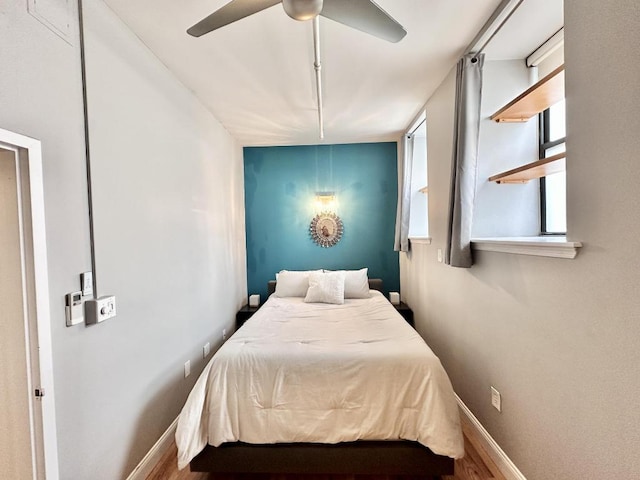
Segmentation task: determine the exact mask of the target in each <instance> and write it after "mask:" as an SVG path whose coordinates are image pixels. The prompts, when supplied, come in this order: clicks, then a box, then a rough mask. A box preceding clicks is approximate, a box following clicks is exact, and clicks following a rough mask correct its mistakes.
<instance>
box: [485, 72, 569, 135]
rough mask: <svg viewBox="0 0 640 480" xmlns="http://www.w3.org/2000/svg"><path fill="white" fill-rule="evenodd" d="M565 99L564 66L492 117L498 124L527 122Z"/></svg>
mask: <svg viewBox="0 0 640 480" xmlns="http://www.w3.org/2000/svg"><path fill="white" fill-rule="evenodd" d="M563 98H564V65H560V66H559V67H558V68H556V69H555V70H554V71H553V72H551V73H550V74H549V75H547V76H546V77H544V78H543V79H542V80H540V81H539V82H537V83H536V84H535V85H532V86H531V87H530V88H528V89H527V90H526V91H525V92H524V93H522V94H521V95H519V96H518V97H516V98H515V99H513V100H512V101H511V102H509V103H508V104H507V105H505V106H504V107H502V108H501V109H500V110H498V111H497V112H496V113H494V114H493V115H492V116H491V120H495V121H496V122H526V121H527V120H529V119H530V118H531V117H533V116H534V115H537V114H538V113H540V112H542V111H544V110H546V109H547V108H549V107H550V106H551V105H554V104H555V103H558V102H559V101H560V100H562V99H563Z"/></svg>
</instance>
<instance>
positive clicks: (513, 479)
mask: <svg viewBox="0 0 640 480" xmlns="http://www.w3.org/2000/svg"><path fill="white" fill-rule="evenodd" d="M456 400H457V401H458V407H460V411H461V413H462V415H463V421H464V420H465V419H466V420H467V423H468V424H469V425H471V427H472V428H473V429H474V430H475V432H476V434H477V435H476V438H477V439H478V441H480V443H481V444H482V447H483V448H484V450H485V452H486V453H487V455H489V457H490V458H491V460H493V462H494V463H495V464H496V467H498V469H499V470H500V473H502V475H504V477H505V479H506V480H527V479H526V477H525V476H524V475H523V474H522V472H521V471H520V470H518V467H516V466H515V464H514V463H513V462H512V461H511V459H510V458H509V457H508V456H507V454H506V453H504V450H502V448H500V445H498V444H497V442H496V441H495V440H494V439H493V437H492V436H491V435H489V432H487V430H486V429H485V428H484V427H483V426H482V424H481V423H480V421H479V420H478V419H477V418H476V417H475V415H474V414H473V413H472V412H471V410H469V409H468V408H467V406H466V405H465V404H464V402H463V401H462V400H461V399H460V397H458V395H456Z"/></svg>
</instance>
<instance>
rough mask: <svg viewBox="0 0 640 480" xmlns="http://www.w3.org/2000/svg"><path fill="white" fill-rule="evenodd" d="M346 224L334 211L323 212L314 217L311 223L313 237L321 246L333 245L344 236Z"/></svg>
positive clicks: (310, 228)
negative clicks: (344, 224)
mask: <svg viewBox="0 0 640 480" xmlns="http://www.w3.org/2000/svg"><path fill="white" fill-rule="evenodd" d="M343 231H344V226H343V224H342V220H341V219H340V217H339V216H337V215H336V214H335V213H332V212H322V213H319V214H318V215H316V216H315V217H313V220H311V225H309V235H311V239H312V240H313V241H314V242H315V243H316V244H317V245H318V246H320V247H323V248H329V247H333V246H334V245H335V244H336V243H338V242H339V241H340V239H341V238H342V232H343Z"/></svg>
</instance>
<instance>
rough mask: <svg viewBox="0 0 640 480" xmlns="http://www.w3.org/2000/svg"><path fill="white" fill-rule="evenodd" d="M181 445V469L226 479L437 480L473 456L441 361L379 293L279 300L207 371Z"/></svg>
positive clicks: (182, 424) (189, 408) (192, 399)
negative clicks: (410, 479)
mask: <svg viewBox="0 0 640 480" xmlns="http://www.w3.org/2000/svg"><path fill="white" fill-rule="evenodd" d="M370 285H371V286H373V287H374V288H378V289H380V290H381V282H380V281H375V280H371V281H370ZM272 288H273V285H271V287H270V291H271V289H272ZM176 443H177V445H178V466H179V468H184V467H185V466H186V465H188V464H190V467H191V470H192V471H208V472H215V473H225V474H226V473H236V474H250V473H261V474H265V473H274V474H276V473H277V474H294V475H301V474H306V473H309V474H350V475H354V474H359V475H397V476H402V475H408V476H422V477H423V478H427V477H434V478H437V477H438V476H440V475H448V474H452V473H453V459H455V458H461V457H462V456H463V455H464V447H463V440H462V432H461V428H460V421H459V416H458V409H457V404H456V401H455V396H454V394H453V389H452V388H451V384H450V382H449V379H448V377H447V375H446V373H445V372H444V369H443V368H442V366H441V364H440V361H439V360H438V358H437V357H436V356H435V355H434V354H433V352H432V351H431V350H430V349H429V347H428V346H427V345H426V344H425V343H424V341H423V340H422V338H421V337H420V336H419V335H418V334H417V332H416V331H415V330H414V329H413V328H411V326H410V325H409V324H407V323H406V322H405V321H404V319H403V318H402V316H401V315H400V314H399V313H398V312H397V311H396V310H395V308H394V307H393V306H392V305H391V304H390V303H389V302H388V300H387V299H386V298H385V297H384V296H383V295H382V293H381V292H380V291H378V290H375V289H374V290H370V292H369V298H353V299H352V298H348V299H344V303H343V304H327V303H305V302H304V299H303V298H300V297H287V298H282V297H277V296H275V295H270V297H269V299H268V300H267V302H265V304H264V305H263V306H262V307H261V308H260V309H259V310H258V311H257V312H256V313H255V314H254V315H253V316H252V317H251V318H250V319H249V320H248V321H247V322H246V323H245V324H244V325H243V326H242V327H241V328H240V329H239V330H238V331H237V332H236V333H235V334H234V335H233V336H232V337H231V338H230V339H229V340H227V342H226V343H225V344H223V345H222V347H221V348H220V349H219V350H218V352H216V354H215V355H214V357H213V358H212V359H211V361H210V362H209V364H208V365H207V366H206V367H205V369H204V371H203V372H202V374H201V376H200V378H199V379H198V381H197V382H196V384H195V386H194V388H193V390H192V392H191V393H190V395H189V398H188V399H187V402H186V404H185V406H184V408H183V410H182V412H181V414H180V418H179V421H178V428H177V432H176Z"/></svg>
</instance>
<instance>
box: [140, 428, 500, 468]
mask: <svg viewBox="0 0 640 480" xmlns="http://www.w3.org/2000/svg"><path fill="white" fill-rule="evenodd" d="M463 431H464V434H465V436H464V446H465V452H466V455H465V457H464V458H463V459H462V460H457V461H456V464H455V472H454V475H447V476H446V477H442V480H505V478H504V476H503V475H502V474H501V473H500V472H499V471H498V468H497V467H496V466H495V464H494V463H493V462H492V461H491V459H490V458H489V456H488V455H487V454H486V452H484V450H482V447H481V446H480V444H479V442H478V441H477V440H476V439H475V438H473V432H472V431H471V430H470V429H469V428H464V429H463ZM176 455H177V449H176V445H175V443H174V444H173V445H172V446H171V448H170V449H169V450H168V451H167V452H166V453H165V454H164V456H163V457H162V458H161V459H160V461H159V462H158V464H157V465H156V467H155V468H154V469H153V471H152V472H151V473H150V474H149V475H148V476H147V479H146V480H296V477H295V476H291V475H289V476H287V475H213V474H209V473H199V472H190V471H189V469H188V468H185V469H184V470H181V471H180V470H178V466H177V463H176ZM303 479H304V480H396V479H395V478H394V477H390V476H386V475H380V476H366V478H363V477H362V476H354V475H306V476H304V477H303ZM404 480H409V479H407V478H406V477H405V479H404ZM415 480H421V479H415Z"/></svg>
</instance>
